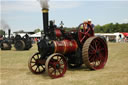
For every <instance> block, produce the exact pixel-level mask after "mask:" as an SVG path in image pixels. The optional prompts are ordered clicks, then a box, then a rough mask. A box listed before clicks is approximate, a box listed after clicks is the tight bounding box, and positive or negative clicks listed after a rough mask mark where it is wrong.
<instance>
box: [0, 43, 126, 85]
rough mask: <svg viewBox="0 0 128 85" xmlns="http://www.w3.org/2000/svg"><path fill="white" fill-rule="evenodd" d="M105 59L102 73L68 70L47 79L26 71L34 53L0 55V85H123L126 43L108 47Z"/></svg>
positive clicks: (14, 52)
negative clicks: (59, 75) (58, 76)
mask: <svg viewBox="0 0 128 85" xmlns="http://www.w3.org/2000/svg"><path fill="white" fill-rule="evenodd" d="M108 48H109V57H108V62H107V64H106V66H105V68H104V69H101V70H97V71H90V70H88V69H87V68H84V67H81V68H79V69H68V70H67V72H66V74H65V75H64V77H62V78H58V79H51V78H50V77H49V76H48V75H47V74H46V73H44V74H40V75H35V74H32V73H31V72H30V71H29V69H28V59H29V57H30V56H32V55H33V54H34V53H35V52H37V46H36V45H34V46H33V47H32V48H31V49H30V50H29V51H16V50H15V49H14V48H12V50H10V51H0V75H1V77H0V85H127V84H128V43H109V44H108Z"/></svg>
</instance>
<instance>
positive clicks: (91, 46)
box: [82, 37, 108, 70]
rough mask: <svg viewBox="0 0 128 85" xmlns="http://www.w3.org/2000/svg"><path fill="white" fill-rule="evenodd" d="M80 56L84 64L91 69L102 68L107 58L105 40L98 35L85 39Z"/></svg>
mask: <svg viewBox="0 0 128 85" xmlns="http://www.w3.org/2000/svg"><path fill="white" fill-rule="evenodd" d="M82 57H83V62H84V63H85V65H86V66H87V67H88V68H90V69H92V70H97V69H102V68H103V67H104V66H105V64H106V62H107V59H108V48H107V44H106V42H105V41H104V40H103V39H102V38H100V37H91V38H89V39H87V40H86V41H85V43H84V45H83V48H82Z"/></svg>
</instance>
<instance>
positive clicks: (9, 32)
mask: <svg viewBox="0 0 128 85" xmlns="http://www.w3.org/2000/svg"><path fill="white" fill-rule="evenodd" d="M10 35H11V30H10V29H8V39H10Z"/></svg>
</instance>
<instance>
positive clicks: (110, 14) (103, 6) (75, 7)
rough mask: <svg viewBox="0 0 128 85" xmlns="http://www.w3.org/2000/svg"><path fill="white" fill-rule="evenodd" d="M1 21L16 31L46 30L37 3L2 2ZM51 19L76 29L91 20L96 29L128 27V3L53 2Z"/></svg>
mask: <svg viewBox="0 0 128 85" xmlns="http://www.w3.org/2000/svg"><path fill="white" fill-rule="evenodd" d="M0 7H1V9H0V15H1V17H0V20H2V21H4V22H6V23H8V25H9V26H10V28H11V29H12V31H13V32H14V31H18V30H25V31H33V30H34V29H36V28H41V29H43V26H42V25H43V24H42V13H41V7H40V4H39V2H38V1H37V0H1V4H0ZM49 7H50V9H49V17H50V20H55V21H56V24H57V25H59V23H60V21H63V22H64V26H66V27H75V26H78V25H79V24H80V23H82V22H83V21H85V20H87V19H92V21H93V23H94V24H95V25H97V24H100V25H104V24H107V23H111V22H113V23H116V22H118V23H128V0H102V1H100V0H50V1H49Z"/></svg>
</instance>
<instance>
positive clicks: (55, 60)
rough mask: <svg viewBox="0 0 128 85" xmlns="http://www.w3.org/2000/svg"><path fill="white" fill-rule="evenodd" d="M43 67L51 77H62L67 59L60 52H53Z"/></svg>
mask: <svg viewBox="0 0 128 85" xmlns="http://www.w3.org/2000/svg"><path fill="white" fill-rule="evenodd" d="M45 67H46V71H47V73H48V75H49V76H50V77H51V78H59V77H62V76H63V75H64V74H65V72H66V70H67V61H66V59H65V57H64V56H63V55H62V54H60V53H54V54H52V55H50V56H49V57H48V59H47V60H46V63H45Z"/></svg>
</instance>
